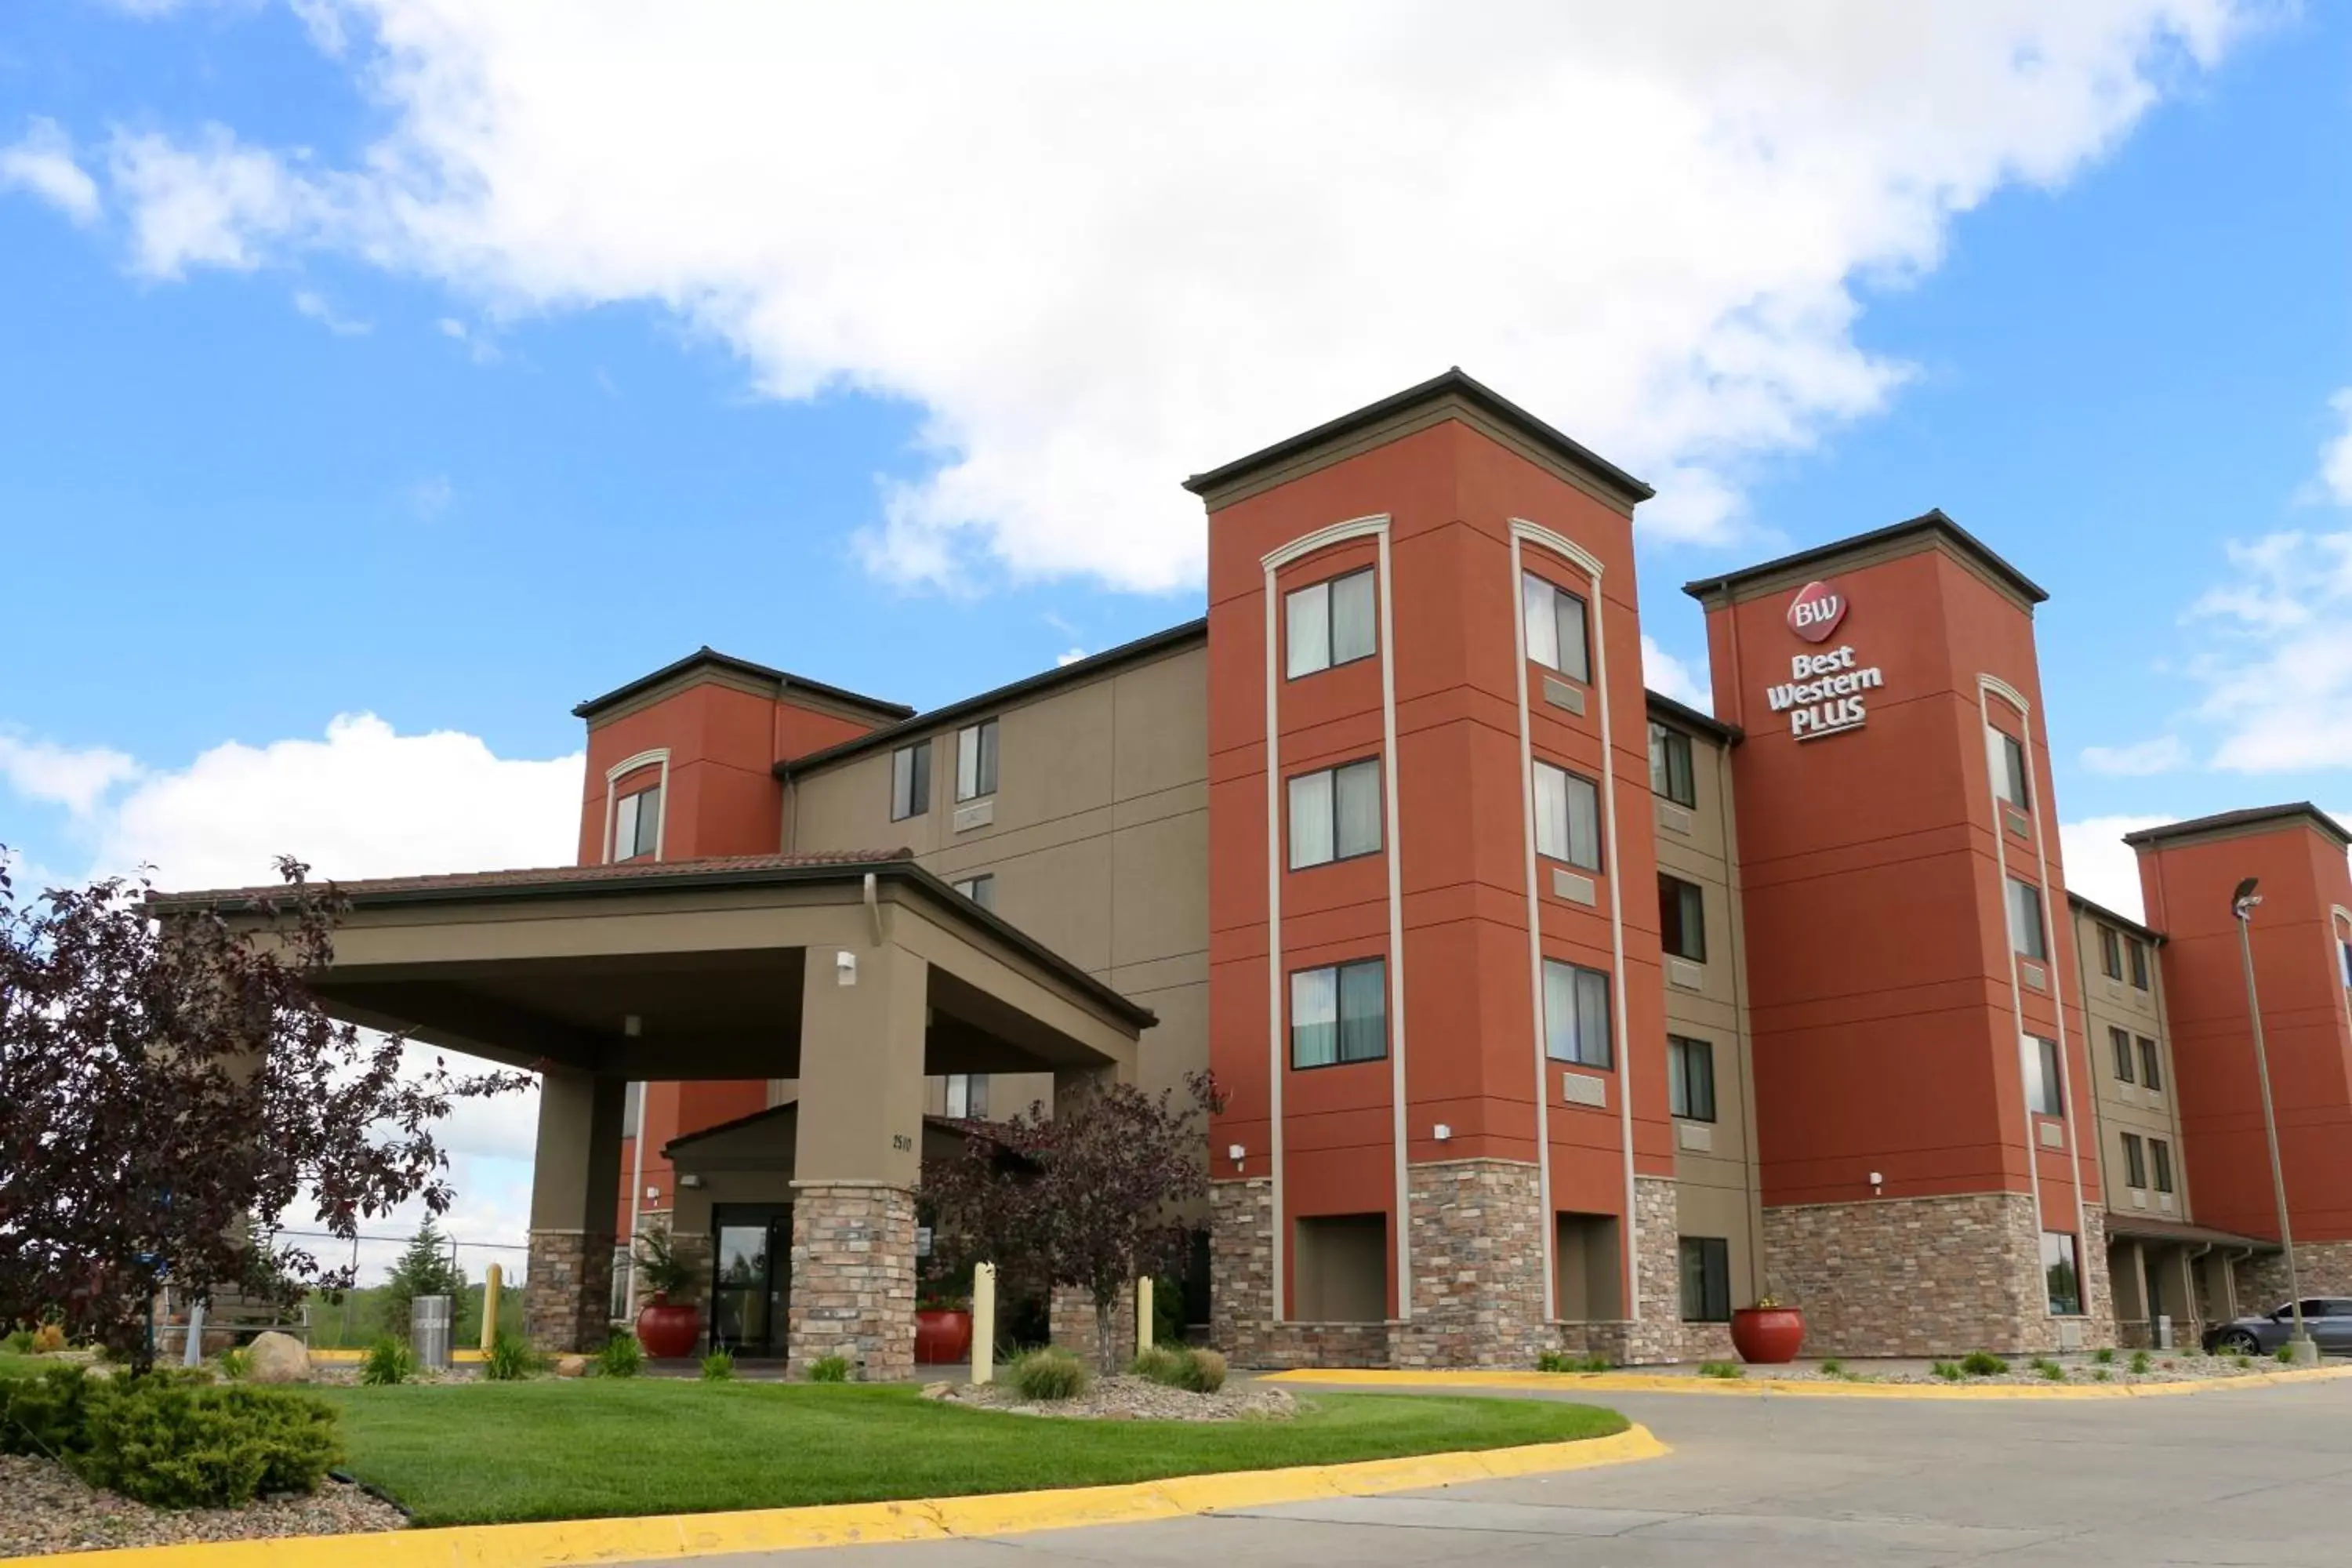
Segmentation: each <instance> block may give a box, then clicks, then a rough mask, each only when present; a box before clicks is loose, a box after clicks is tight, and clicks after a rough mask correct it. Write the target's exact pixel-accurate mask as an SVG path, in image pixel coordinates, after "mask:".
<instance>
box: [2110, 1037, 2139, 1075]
mask: <svg viewBox="0 0 2352 1568" xmlns="http://www.w3.org/2000/svg"><path fill="white" fill-rule="evenodd" d="M2107 1045H2108V1047H2109V1048H2111V1049H2112V1050H2113V1051H2114V1052H2115V1053H2116V1082H2117V1083H2130V1082H2132V1081H2134V1079H2133V1076H2132V1037H2131V1031H2130V1030H2129V1029H2116V1028H2110V1029H2109V1030H2108V1031H2107Z"/></svg>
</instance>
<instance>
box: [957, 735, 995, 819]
mask: <svg viewBox="0 0 2352 1568" xmlns="http://www.w3.org/2000/svg"><path fill="white" fill-rule="evenodd" d="M995 793H996V721H995V720H993V719H982V721H980V722H979V723H977V724H966V725H965V726H964V727H963V728H962V729H961V730H958V731H956V798H957V799H958V800H978V799H979V798H981V796H982V795H994V794H995Z"/></svg>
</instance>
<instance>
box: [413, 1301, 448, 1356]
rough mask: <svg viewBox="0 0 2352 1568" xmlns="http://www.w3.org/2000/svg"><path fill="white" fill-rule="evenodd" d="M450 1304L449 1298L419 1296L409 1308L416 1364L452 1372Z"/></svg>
mask: <svg viewBox="0 0 2352 1568" xmlns="http://www.w3.org/2000/svg"><path fill="white" fill-rule="evenodd" d="M449 1302H450V1298H448V1297H446V1296H419V1297H417V1298H416V1299H415V1300H414V1301H412V1302H410V1303H409V1307H408V1345H409V1349H411V1350H413V1351H415V1352H416V1364H417V1365H418V1366H420V1367H430V1368H432V1369H433V1370H434V1371H436V1372H446V1371H448V1370H449V1318H450V1314H449Z"/></svg>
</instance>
